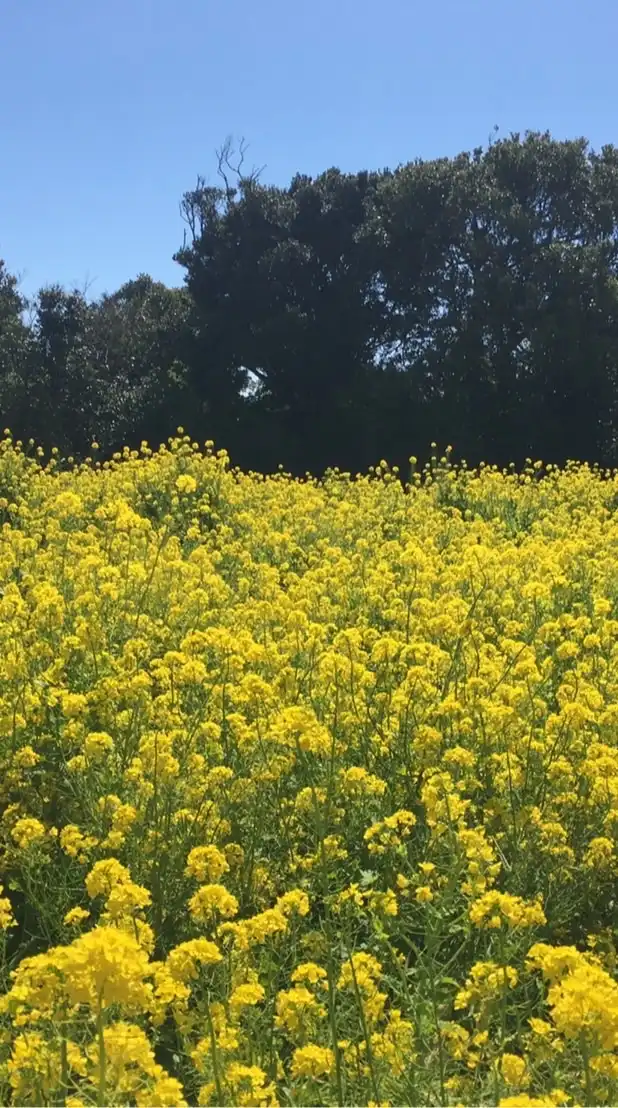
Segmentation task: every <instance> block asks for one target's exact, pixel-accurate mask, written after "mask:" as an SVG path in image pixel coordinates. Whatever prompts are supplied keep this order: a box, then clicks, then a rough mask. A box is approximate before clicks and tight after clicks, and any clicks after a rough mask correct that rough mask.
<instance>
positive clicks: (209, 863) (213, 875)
mask: <svg viewBox="0 0 618 1108" xmlns="http://www.w3.org/2000/svg"><path fill="white" fill-rule="evenodd" d="M229 868H230V867H229V865H228V862H227V860H226V858H225V855H224V854H222V853H221V851H220V850H219V849H218V847H216V846H196V847H194V848H193V850H191V851H189V857H188V858H187V866H186V869H185V874H186V876H187V877H195V878H196V880H197V881H203V882H206V881H218V880H219V878H220V877H222V876H223V874H224V873H227V872H228V870H229Z"/></svg>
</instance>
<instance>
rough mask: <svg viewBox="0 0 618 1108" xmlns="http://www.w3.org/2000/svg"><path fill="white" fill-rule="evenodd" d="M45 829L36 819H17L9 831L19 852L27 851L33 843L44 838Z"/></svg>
mask: <svg viewBox="0 0 618 1108" xmlns="http://www.w3.org/2000/svg"><path fill="white" fill-rule="evenodd" d="M45 833H46V832H45V827H44V825H43V824H42V823H41V821H40V820H38V819H29V818H27V817H25V818H22V819H18V820H17V822H16V823H15V825H14V827H13V828H12V830H11V836H12V838H13V841H14V842H15V843H17V846H18V847H19V848H20V850H27V849H28V847H29V846H32V844H33V843H37V842H40V841H41V839H44V838H45Z"/></svg>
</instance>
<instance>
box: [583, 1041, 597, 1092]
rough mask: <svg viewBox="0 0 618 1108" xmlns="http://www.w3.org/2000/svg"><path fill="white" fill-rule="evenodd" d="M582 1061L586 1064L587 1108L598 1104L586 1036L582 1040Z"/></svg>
mask: <svg viewBox="0 0 618 1108" xmlns="http://www.w3.org/2000/svg"><path fill="white" fill-rule="evenodd" d="M580 1044H581V1051H582V1059H583V1062H584V1081H585V1083H586V1108H589V1106H590V1105H594V1104H596V1101H595V1099H594V1087H593V1084H592V1073H591V1072H590V1058H589V1056H588V1044H587V1042H586V1038H585V1035H582V1036H581V1039H580Z"/></svg>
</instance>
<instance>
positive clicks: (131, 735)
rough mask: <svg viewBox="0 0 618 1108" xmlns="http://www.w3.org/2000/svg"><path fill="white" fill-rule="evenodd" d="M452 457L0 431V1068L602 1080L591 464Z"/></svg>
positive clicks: (314, 1084) (611, 961)
mask: <svg viewBox="0 0 618 1108" xmlns="http://www.w3.org/2000/svg"><path fill="white" fill-rule="evenodd" d="M93 453H94V454H96V451H93ZM449 458H450V451H447V453H446V455H445V456H444V457H443V458H442V459H439V458H438V457H435V458H434V459H433V460H432V462H431V464H430V465H429V466H428V467H426V468H425V469H424V470H423V471H421V472H420V473H417V474H416V476H415V477H414V478H413V480H412V482H411V484H410V485H408V486H407V487H406V488H404V487H402V485H401V483H400V481H399V480H398V478H397V474H396V472H395V471H393V470H390V469H389V467H388V466H387V465H386V464H385V463H381V464H380V466H379V467H378V468H377V469H376V470H374V471H373V472H372V474H370V475H369V476H368V477H366V478H362V479H359V480H357V481H353V480H351V479H350V478H349V477H348V476H346V475H341V474H338V473H335V472H333V471H331V472H329V473H328V474H327V475H326V477H325V479H324V480H323V481H317V480H307V481H302V482H301V481H297V480H293V479H292V478H291V477H290V476H289V475H286V474H280V475H279V476H275V477H271V478H264V477H262V476H260V475H258V474H254V475H246V474H244V473H243V472H241V471H240V470H231V469H230V466H229V462H228V457H227V454H226V453H225V452H224V451H218V452H215V451H214V448H213V444H212V443H210V442H209V443H207V444H206V447H205V449H204V450H203V451H202V450H200V449H199V448H198V446H197V444H195V443H192V442H191V440H190V439H189V438H188V437H187V436H183V434H182V431H179V437H178V438H177V439H174V440H170V442H169V445H168V447H167V448H161V449H160V450H159V451H158V452H156V453H153V452H152V451H151V450H150V449H149V448H148V446H147V445H145V444H143V445H142V448H141V449H140V451H130V450H129V449H128V448H127V449H126V450H125V451H123V452H120V453H118V454H117V455H116V456H115V458H113V459H112V460H111V461H108V462H104V463H100V462H89V463H84V464H82V465H79V466H69V465H66V464H64V463H61V462H60V461H58V460H57V457H56V456H54V457H52V460H51V461H50V462H49V463H48V464H47V465H46V466H44V467H43V466H42V465H40V464H39V463H38V462H37V461H36V460H35V459H31V458H27V457H26V456H25V455H24V453H23V451H22V450H20V449H19V447H18V446H17V445H16V444H14V443H13V442H12V440H11V438H10V437H6V438H5V440H4V442H3V443H2V448H1V450H0V494H1V495H2V499H1V500H0V507H1V508H2V510H3V512H4V518H5V522H4V525H3V528H2V540H3V541H2V547H1V549H0V593H1V595H0V640H1V643H2V649H1V650H0V694H1V695H0V768H1V771H2V772H1V774H0V782H1V785H0V847H1V849H0V880H1V881H2V885H3V890H2V894H1V896H0V929H1V933H2V936H3V938H2V955H3V957H2V962H1V973H2V996H1V999H0V1027H1V1034H0V1100H1V1101H2V1103H4V1104H33V1105H40V1104H49V1105H51V1104H58V1103H64V1104H66V1105H67V1106H69V1108H78V1106H80V1105H84V1104H86V1105H90V1104H99V1105H111V1104H115V1105H125V1104H126V1105H129V1104H134V1105H144V1106H146V1105H179V1104H183V1103H188V1104H203V1105H209V1104H233V1105H275V1104H290V1105H291V1104H295V1105H313V1104H318V1103H319V1104H333V1105H334V1104H375V1105H377V1104H389V1103H393V1104H402V1103H407V1104H423V1105H435V1104H443V1105H448V1104H500V1105H501V1106H502V1108H509V1106H513V1108H515V1106H517V1105H521V1106H525V1105H530V1106H533V1105H537V1104H539V1105H541V1104H543V1105H547V1104H553V1105H562V1104H587V1105H589V1104H590V1105H592V1104H612V1103H616V1099H617V1096H618V981H617V979H616V943H617V941H618V931H617V928H616V911H615V899H614V898H615V889H616V876H617V872H618V852H617V834H618V744H617V740H616V735H617V731H616V719H617V710H616V702H617V700H618V686H617V678H616V673H617V672H618V671H617V666H616V658H617V652H618V608H617V605H618V577H617V574H616V559H615V548H616V542H617V539H618V531H617V523H616V518H615V507H616V504H617V503H618V500H617V499H616V498H617V492H618V472H617V471H612V472H609V471H608V472H605V471H600V470H598V469H594V468H591V467H588V466H586V465H574V464H571V465H569V466H567V467H566V468H564V469H556V468H553V467H551V466H548V467H546V468H543V467H541V466H540V463H539V464H538V465H534V466H533V465H530V466H528V467H526V468H525V469H524V470H523V471H522V472H521V473H517V472H514V471H512V470H510V471H505V472H501V471H500V470H498V469H497V468H496V467H481V468H480V469H478V470H468V469H466V468H465V467H460V468H458V469H455V468H453V466H452V465H451V464H450V461H449Z"/></svg>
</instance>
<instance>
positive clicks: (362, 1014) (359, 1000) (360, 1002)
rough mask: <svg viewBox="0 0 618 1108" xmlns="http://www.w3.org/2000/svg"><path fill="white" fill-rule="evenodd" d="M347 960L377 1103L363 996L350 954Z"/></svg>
mask: <svg viewBox="0 0 618 1108" xmlns="http://www.w3.org/2000/svg"><path fill="white" fill-rule="evenodd" d="M349 960H350V969H351V971H352V981H353V983H354V992H355V994H356V1001H357V1004H358V1010H359V1013H360V1018H361V1024H362V1028H363V1035H364V1037H365V1045H366V1047H367V1062H368V1065H369V1074H370V1076H371V1087H372V1089H373V1095H374V1097H375V1099H376V1101H377V1103H378V1104H379V1103H380V1099H381V1097H380V1089H379V1086H378V1079H377V1077H376V1072H375V1064H374V1058H373V1050H372V1048H371V1039H370V1037H369V1029H368V1027H367V1020H366V1018H365V1009H364V1008H363V998H362V996H361V993H360V989H359V987H358V981H357V980H356V971H355V969H354V961H353V958H352V955H351V954H350V956H349Z"/></svg>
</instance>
